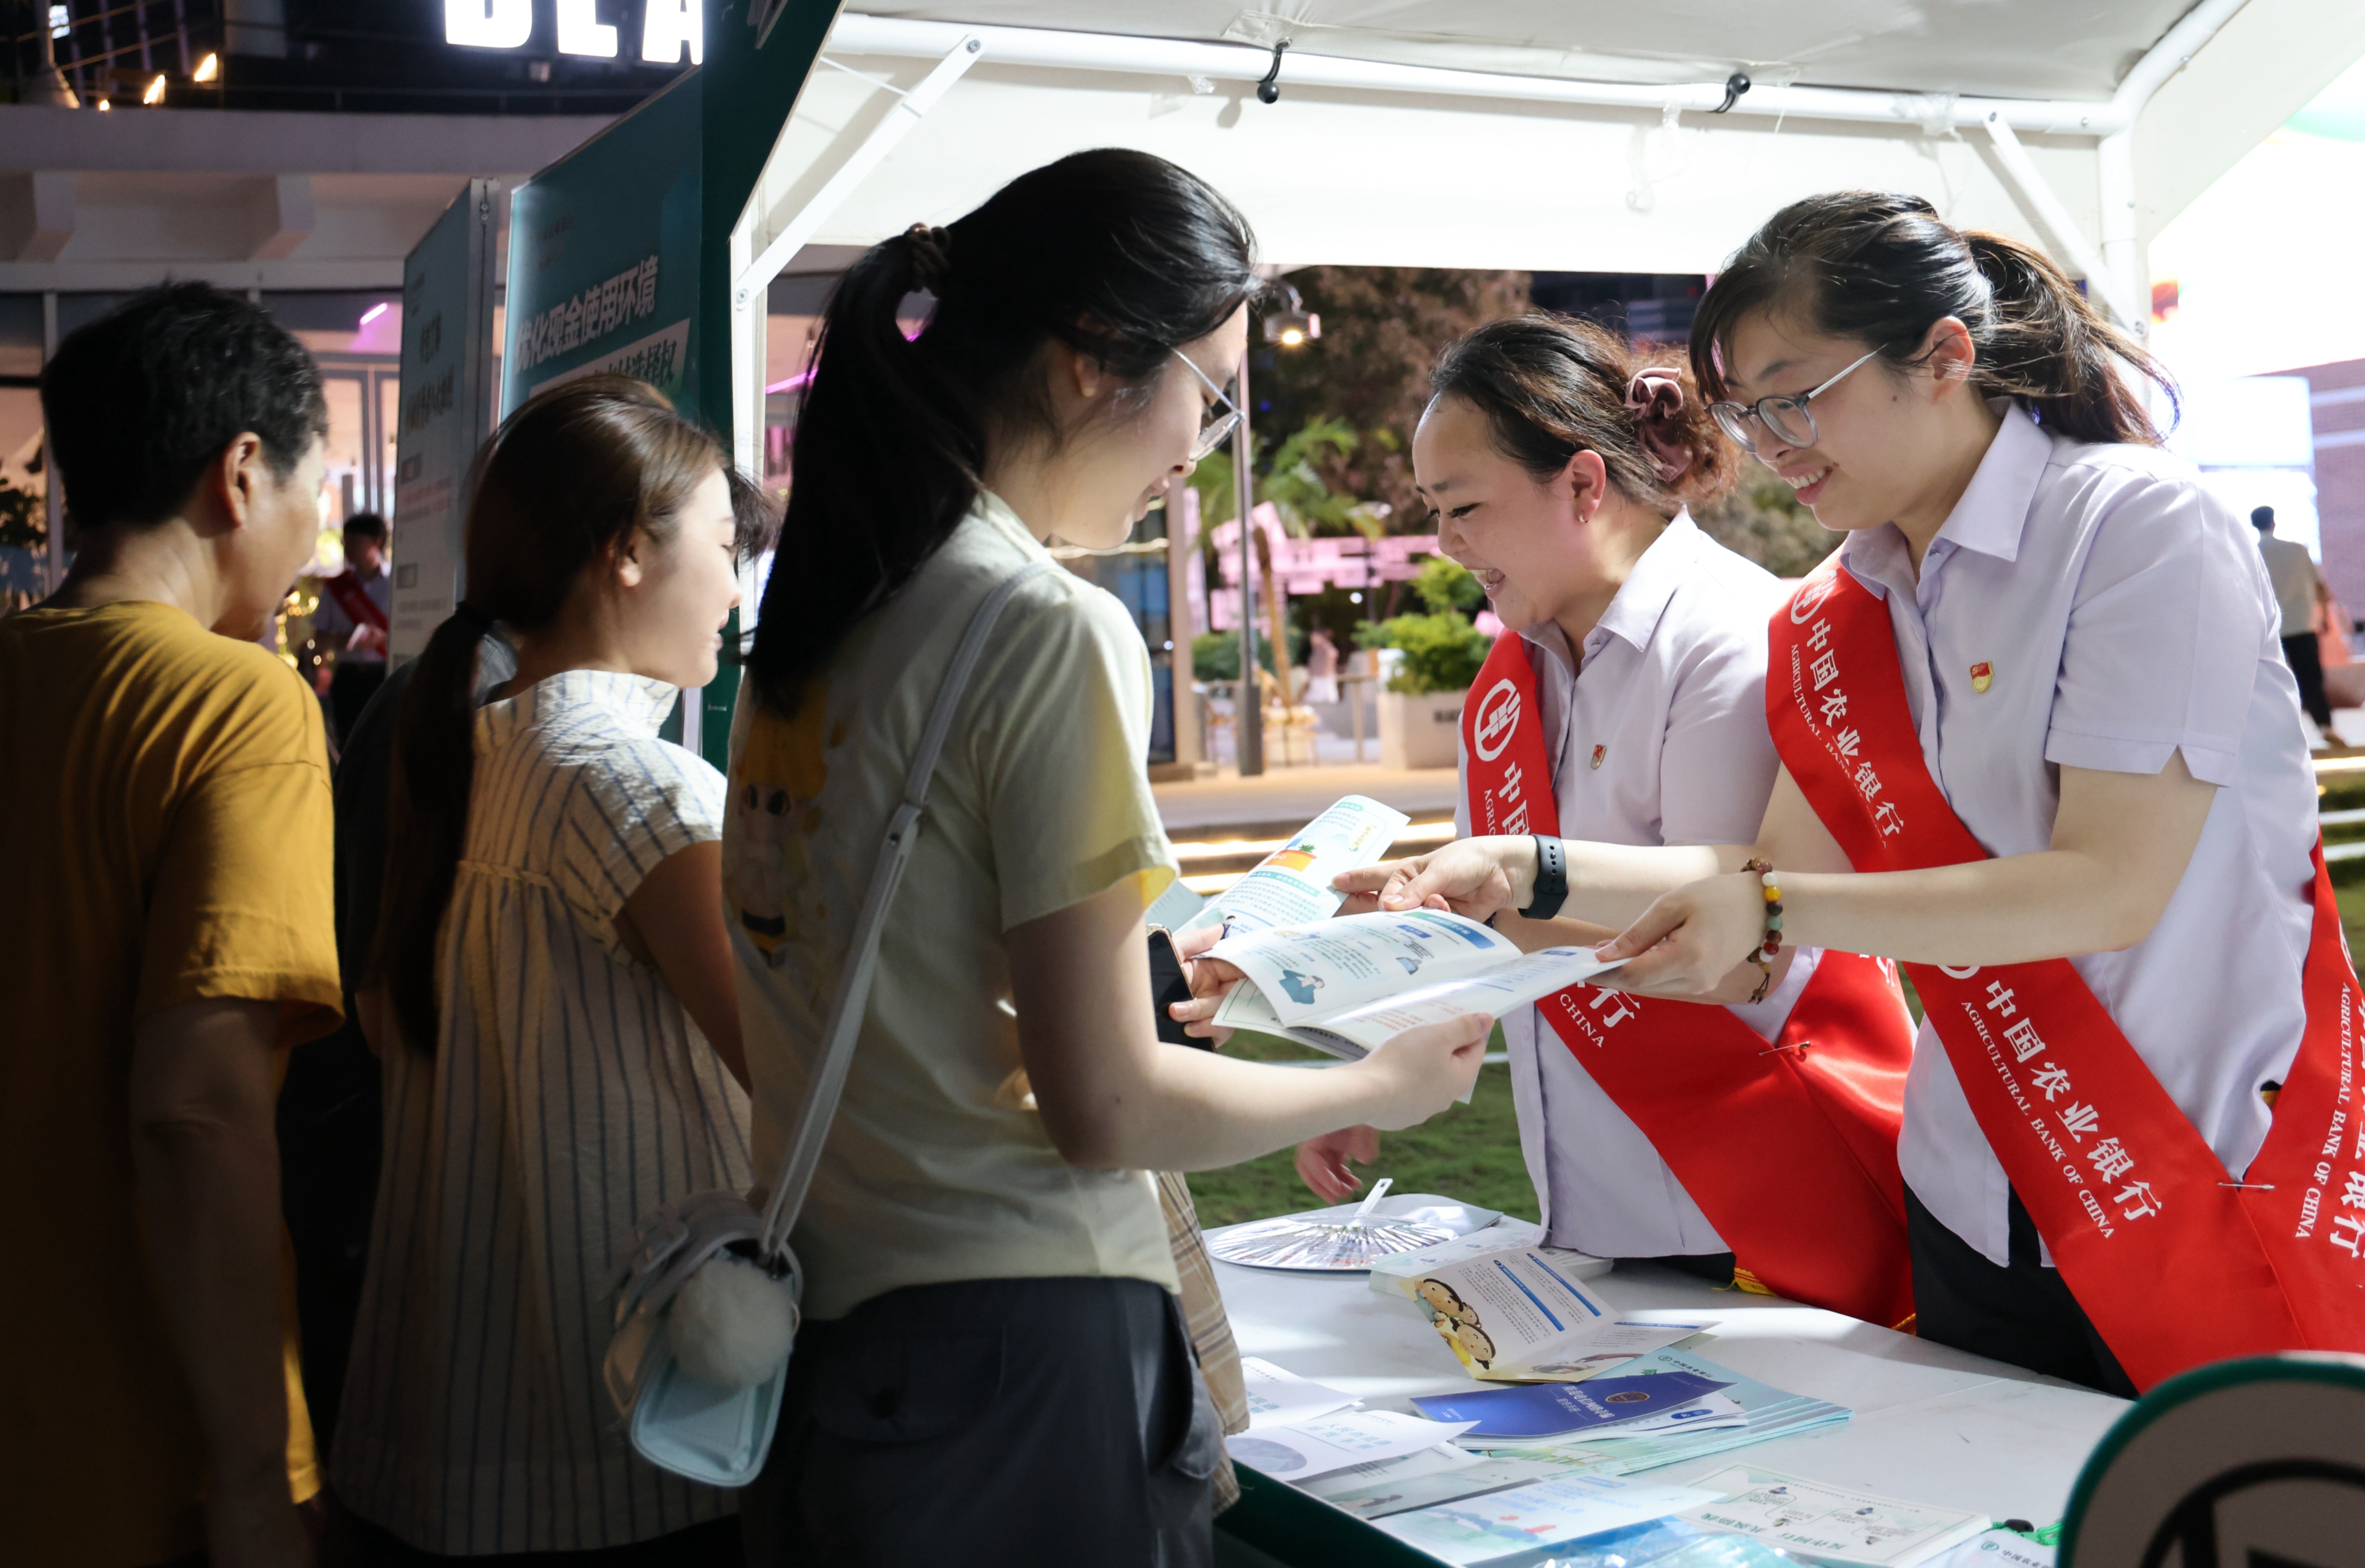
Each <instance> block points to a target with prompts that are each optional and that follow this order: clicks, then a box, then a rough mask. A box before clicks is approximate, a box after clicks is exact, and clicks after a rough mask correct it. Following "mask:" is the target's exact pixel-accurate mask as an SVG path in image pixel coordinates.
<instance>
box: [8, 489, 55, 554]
mask: <svg viewBox="0 0 2365 1568" xmlns="http://www.w3.org/2000/svg"><path fill="white" fill-rule="evenodd" d="M41 513H42V506H41V498H40V497H39V496H37V495H35V494H34V493H33V492H32V491H30V490H20V489H18V488H17V487H16V486H14V485H0V544H13V545H15V546H16V547H17V549H19V550H33V551H41V550H46V549H48V548H49V547H50V531H49V527H48V525H47V524H46V523H44V522H43V521H42V518H41Z"/></svg>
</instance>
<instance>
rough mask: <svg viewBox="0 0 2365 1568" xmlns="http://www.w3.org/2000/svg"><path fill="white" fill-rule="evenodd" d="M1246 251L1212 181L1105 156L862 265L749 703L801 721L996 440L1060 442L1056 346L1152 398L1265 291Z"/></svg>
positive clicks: (1240, 222)
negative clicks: (1153, 390)
mask: <svg viewBox="0 0 2365 1568" xmlns="http://www.w3.org/2000/svg"><path fill="white" fill-rule="evenodd" d="M1253 247H1254V241H1253V239H1252V237H1251V236H1250V232H1249V226H1248V220H1247V219H1246V218H1242V217H1241V216H1240V214H1239V211H1238V210H1237V209H1235V208H1234V207H1232V206H1231V204H1230V203H1228V202H1227V201H1226V200H1225V199H1224V198H1223V197H1222V196H1218V195H1217V194H1216V192H1215V190H1214V189H1213V188H1212V187H1210V186H1209V185H1206V184H1205V182H1204V181H1202V180H1200V179H1198V178H1197V177H1196V176H1194V175H1193V174H1189V173H1187V172H1185V171H1184V170H1183V169H1180V168H1178V167H1176V166H1175V165H1174V164H1172V163H1170V162H1166V161H1165V160H1164V159H1162V158H1158V157H1154V156H1152V155H1151V154H1149V153H1147V152H1137V151H1127V150H1124V149H1104V150H1103V151H1093V152H1078V153H1075V154H1072V155H1070V156H1069V157H1066V158H1062V159H1060V160H1059V162H1056V163H1049V164H1046V165H1045V166H1044V167H1042V168H1039V169H1036V170H1034V171H1032V172H1030V173H1028V174H1021V175H1020V176H1019V177H1018V178H1017V179H1015V180H1013V181H1012V182H1011V183H1010V184H1009V185H1004V186H1003V188H1002V189H1001V190H999V191H997V192H995V193H994V195H993V196H992V198H991V199H989V200H988V201H987V202H986V203H985V205H984V206H982V207H979V208H978V209H977V210H976V211H974V212H972V213H970V214H969V215H968V216H967V217H965V218H960V219H958V221H956V222H955V223H953V224H952V225H951V226H950V227H949V228H947V229H928V228H925V227H922V226H916V225H915V226H914V227H913V229H912V230H909V231H907V232H905V233H902V234H899V235H897V236H895V237H894V238H893V239H891V240H888V241H882V242H881V243H880V244H877V245H874V246H872V247H871V248H870V249H869V251H868V252H865V253H864V254H863V255H862V256H861V258H860V259H859V260H857V262H856V263H854V265H853V266H852V267H851V268H849V269H848V270H847V271H846V275H845V277H844V278H842V279H841V280H840V281H839V283H838V286H837V287H836V289H835V292H834V293H833V294H832V295H831V296H830V300H829V303H828V305H827V306H826V307H825V308H824V312H823V316H822V326H821V335H820V339H819V342H817V344H816V345H815V348H814V351H813V352H814V358H813V378H812V379H811V380H810V381H809V382H807V383H806V386H805V389H804V392H803V398H802V403H801V408H800V409H799V412H798V419H797V430H796V435H795V438H794V444H793V450H792V456H791V468H792V470H793V473H794V478H793V479H792V481H791V483H790V491H789V505H788V512H787V515H786V517H785V519H784V520H783V521H782V524H781V529H780V555H779V562H780V564H779V566H776V567H775V568H774V570H773V572H772V576H771V580H770V582H769V583H768V585H767V586H766V588H765V591H764V606H763V615H762V619H761V620H760V622H758V624H757V631H756V643H755V647H754V649H753V650H752V651H751V652H750V654H749V655H748V657H747V671H748V678H749V680H750V681H751V683H752V684H753V685H754V687H755V689H756V691H757V696H758V697H759V698H760V699H761V700H763V701H764V702H765V703H766V704H767V705H768V706H769V707H771V708H773V709H774V710H776V711H780V712H791V713H792V712H794V711H796V710H797V708H798V707H799V706H800V705H801V702H802V700H803V695H804V689H805V683H806V681H807V680H808V679H809V678H811V677H813V675H815V674H816V673H818V672H819V671H820V670H821V668H822V667H823V666H824V665H825V664H826V663H827V662H828V660H829V657H830V655H832V654H833V653H834V652H835V651H836V649H837V646H838V644H840V643H841V642H843V641H844V640H845V638H846V633H848V632H850V631H852V630H853V628H854V626H855V624H856V623H857V622H859V621H860V620H861V619H862V618H863V617H864V616H866V615H868V614H869V612H870V611H871V610H875V609H876V608H878V606H879V605H880V603H881V602H883V601H884V600H885V599H887V598H888V597H889V596H890V595H891V594H892V593H894V592H895V590H896V589H898V588H902V586H903V585H904V584H905V583H906V582H908V581H910V580H911V577H912V575H913V573H914V572H916V571H918V570H919V568H920V566H921V565H922V564H923V563H925V561H926V560H927V559H928V557H929V556H930V555H932V554H935V553H936V549H937V548H938V547H939V546H940V545H942V544H943V543H944V542H945V540H946V538H947V536H949V535H950V534H951V532H952V531H953V529H954V527H955V526H956V525H957V524H958V523H959V521H960V520H961V518H962V516H963V515H964V514H965V513H967V512H968V510H970V507H971V506H972V505H974V504H975V502H976V500H977V495H978V490H979V487H980V485H981V475H982V474H983V472H984V469H985V465H986V455H987V449H988V445H989V443H990V442H996V441H1003V440H1011V439H1042V440H1048V441H1050V442H1055V443H1056V442H1058V440H1059V435H1060V432H1059V431H1058V430H1056V429H1055V428H1054V426H1053V421H1052V418H1051V413H1050V409H1049V405H1048V399H1047V398H1046V395H1045V391H1046V389H1045V387H1044V385H1043V380H1042V375H1041V365H1040V364H1039V355H1040V353H1041V351H1042V349H1043V348H1044V346H1045V345H1046V344H1047V343H1049V342H1062V343H1065V344H1067V345H1068V346H1069V347H1070V348H1072V349H1074V350H1075V351H1077V352H1078V353H1082V354H1087V355H1089V356H1091V357H1092V358H1093V359H1094V360H1096V361H1098V362H1099V363H1101V364H1104V365H1105V366H1107V367H1108V368H1109V369H1110V370H1111V371H1112V372H1114V373H1115V375H1117V376H1118V377H1119V378H1120V379H1122V380H1125V381H1126V382H1129V383H1133V384H1135V386H1136V389H1137V391H1138V392H1146V390H1147V388H1148V386H1149V382H1150V380H1151V378H1152V377H1154V376H1155V375H1158V374H1159V373H1160V371H1161V370H1162V369H1163V368H1164V367H1165V365H1166V364H1167V361H1168V359H1169V357H1170V356H1171V354H1172V353H1173V352H1174V350H1175V349H1176V348H1178V347H1180V346H1181V345H1182V344H1183V343H1187V342H1192V341H1194V339H1198V338H1203V337H1205V336H1206V335H1207V334H1208V333H1210V332H1212V331H1214V330H1216V328H1218V327H1220V326H1222V325H1223V324H1224V322H1225V321H1227V320H1228V319H1230V318H1231V316H1232V313H1233V312H1234V311H1236V310H1238V309H1239V307H1240V306H1241V305H1242V304H1243V303H1245V302H1246V301H1247V300H1248V299H1249V298H1250V297H1251V296H1252V295H1253V294H1254V293H1255V292H1256V289H1257V287H1258V282H1257V277H1256V273H1255V271H1254V268H1253V266H1252V264H1251V255H1252V252H1253ZM920 293H926V294H929V295H932V296H934V297H935V300H936V306H935V310H934V313H933V314H932V315H931V317H930V318H929V319H928V322H927V325H926V327H925V330H922V331H921V333H920V334H919V336H918V337H917V338H916V339H913V340H909V341H907V340H906V338H905V337H904V334H903V331H902V328H901V326H900V325H899V324H898V315H899V312H900V310H901V308H902V304H903V301H904V300H905V299H906V298H907V297H910V296H912V295H913V294H920ZM1125 401H1126V400H1125V399H1120V406H1123V405H1124V402H1125Z"/></svg>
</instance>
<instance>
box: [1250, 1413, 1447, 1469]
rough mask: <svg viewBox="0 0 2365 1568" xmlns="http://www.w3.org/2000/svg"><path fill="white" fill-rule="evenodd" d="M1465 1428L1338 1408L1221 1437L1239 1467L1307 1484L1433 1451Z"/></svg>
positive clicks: (1410, 1417)
mask: <svg viewBox="0 0 2365 1568" xmlns="http://www.w3.org/2000/svg"><path fill="white" fill-rule="evenodd" d="M1467 1429H1468V1424H1467V1423H1466V1422H1446V1423H1440V1422H1436V1421H1424V1420H1422V1419H1421V1418H1420V1417H1418V1416H1403V1415H1398V1414H1397V1413H1396V1412H1395V1411H1394V1410H1340V1411H1337V1412H1334V1413H1333V1414H1331V1415H1328V1416H1316V1417H1310V1418H1308V1419H1306V1420H1301V1421H1295V1422H1292V1423H1290V1424H1289V1425H1287V1426H1270V1427H1257V1426H1251V1427H1250V1428H1249V1430H1248V1431H1246V1432H1244V1433H1240V1434H1239V1435H1237V1436H1234V1437H1229V1438H1226V1439H1224V1446H1225V1447H1226V1448H1227V1449H1228V1450H1231V1455H1232V1457H1233V1458H1234V1459H1235V1460H1238V1461H1239V1462H1240V1463H1242V1464H1245V1465H1247V1466H1249V1467H1250V1469H1252V1470H1258V1471H1261V1472H1262V1473H1265V1474H1267V1475H1272V1476H1276V1477H1279V1478H1280V1479H1282V1480H1284V1481H1309V1480H1312V1479H1313V1478H1314V1477H1316V1476H1317V1475H1328V1474H1329V1473H1331V1472H1332V1471H1334V1470H1344V1469H1346V1468H1347V1467H1348V1466H1350V1465H1355V1464H1364V1463H1369V1462H1373V1461H1375V1460H1386V1459H1395V1458H1397V1457H1399V1456H1401V1455H1406V1454H1415V1453H1418V1452H1420V1451H1421V1450H1424V1449H1433V1448H1435V1447H1437V1446H1438V1445H1439V1444H1440V1443H1443V1442H1449V1441H1451V1440H1452V1439H1454V1438H1457V1437H1460V1436H1461V1435H1462V1434H1463V1431H1465V1430H1467Z"/></svg>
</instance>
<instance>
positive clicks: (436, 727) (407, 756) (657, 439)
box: [367, 375, 760, 1054]
mask: <svg viewBox="0 0 2365 1568" xmlns="http://www.w3.org/2000/svg"><path fill="white" fill-rule="evenodd" d="M718 469H721V470H723V471H724V472H725V473H728V472H729V466H728V464H727V461H726V459H725V456H724V454H723V447H722V444H721V442H717V441H716V440H715V439H714V437H713V436H712V434H711V433H709V432H708V431H704V430H701V429H700V428H699V427H698V426H696V425H694V424H691V423H690V422H689V420H685V419H683V418H682V417H681V416H680V415H678V414H677V413H675V412H674V410H673V405H672V404H670V403H668V402H667V401H666V399H665V397H664V395H663V394H661V393H659V392H658V391H657V390H656V388H655V387H652V386H646V385H644V383H641V382H638V381H633V380H630V379H628V378H626V377H624V376H622V375H591V376H585V377H583V378H581V379H579V380H576V381H570V382H567V383H566V384H564V385H562V386H556V387H553V388H552V389H551V390H549V391H547V392H544V393H543V394H542V395H541V396H539V397H536V398H532V399H531V400H530V401H528V402H527V403H526V404H525V405H524V406H523V407H521V408H520V409H518V410H517V411H516V412H515V413H513V414H511V415H510V417H509V418H508V419H507V420H503V421H502V422H501V427H500V429H499V430H498V431H494V432H493V438H492V440H490V441H488V442H486V443H485V449H484V451H483V452H482V453H481V454H478V456H477V458H476V468H475V471H474V473H473V474H472V475H471V476H470V483H469V497H468V524H467V558H468V597H467V599H465V600H464V601H463V602H462V604H461V605H460V607H459V609H458V610H457V612H456V613H454V614H453V615H452V616H450V617H449V618H448V619H446V620H445V621H444V622H443V624H442V625H440V626H438V627H437V628H436V629H435V633H434V635H433V636H432V637H430V638H429V639H428V642H427V647H426V649H425V651H424V652H422V653H421V654H420V655H419V661H418V667H417V668H416V669H415V670H413V671H412V672H411V675H410V678H409V689H407V690H406V691H404V692H403V694H402V707H401V709H400V710H399V711H398V713H397V715H396V719H395V733H394V778H393V779H392V783H391V789H390V790H389V792H388V802H387V803H388V811H387V866H386V890H385V893H384V895H383V897H382V900H381V902H380V904H379V914H378V927H377V939H376V946H375V949H374V950H373V952H372V953H371V955H370V961H369V980H368V982H367V983H369V984H371V985H374V986H383V987H384V988H385V989H386V990H387V992H388V994H389V996H390V998H391V1000H392V1002H393V1005H394V1016H395V1023H396V1025H397V1026H398V1028H399V1030H400V1032H401V1034H402V1036H403V1038H404V1039H405V1040H406V1041H408V1042H409V1045H410V1046H411V1047H414V1048H416V1049H418V1050H420V1051H422V1052H427V1053H430V1054H432V1052H433V1050H434V1048H435V1041H436V1036H437V1033H438V1008H437V1005H436V991H435V959H436V954H437V952H438V950H439V948H440V947H441V945H442V935H441V932H442V927H443V913H444V911H445V910H446V908H448V907H449V906H450V904H451V902H452V890H453V888H454V885H455V884H456V882H457V881H458V878H459V867H460V858H461V856H462V855H463V854H464V853H465V849H466V846H467V838H468V801H469V796H470V793H471V790H472V786H473V784H474V782H475V778H476V704H475V702H474V700H472V698H473V690H474V687H475V682H476V647H477V644H478V642H479V641H480V640H481V639H482V638H483V636H484V634H485V633H487V632H488V631H490V630H491V629H492V627H493V624H494V623H495V622H502V623H504V624H506V625H509V626H510V627H513V628H515V629H516V630H518V631H520V632H524V633H534V632H539V631H541V630H543V629H544V628H545V627H547V626H549V625H550V624H551V623H552V622H554V621H555V620H556V619H557V618H558V614H559V611H560V610H562V609H563V608H564V607H565V605H566V598H567V594H568V592H569V590H571V589H572V588H573V587H574V585H575V582H576V579H577V577H580V576H581V575H582V573H583V571H584V569H585V568H586V567H588V566H591V565H593V564H594V563H595V562H597V561H599V560H600V559H602V558H603V557H604V556H605V555H606V554H607V553H608V552H609V551H610V550H611V549H613V548H614V547H616V546H618V545H619V544H622V543H624V542H625V541H627V540H628V539H629V538H630V537H631V536H632V534H633V531H635V530H639V531H640V532H643V533H644V534H645V535H647V536H648V537H649V538H651V539H654V540H657V541H659V542H662V541H664V540H665V539H667V538H668V537H670V536H671V534H672V532H673V531H674V529H675V527H676V526H677V519H678V516H679V514H680V511H681V509H682V508H683V507H684V506H685V505H686V504H687V503H688V502H689V498H690V497H691V496H692V495H693V494H694V493H695V492H696V491H697V489H698V487H700V486H701V485H702V484H704V483H705V482H706V480H707V478H708V477H709V476H712V474H714V473H715V472H716V471H717V470H718ZM732 500H733V510H734V513H736V514H737V516H738V520H739V524H740V535H741V542H742V547H743V549H744V548H745V545H746V544H747V543H750V542H751V538H750V536H751V533H752V532H753V531H755V530H756V529H757V528H759V527H760V508H759V498H758V496H757V491H756V490H755V487H753V486H750V485H747V484H745V482H744V481H740V482H734V485H733V487H732Z"/></svg>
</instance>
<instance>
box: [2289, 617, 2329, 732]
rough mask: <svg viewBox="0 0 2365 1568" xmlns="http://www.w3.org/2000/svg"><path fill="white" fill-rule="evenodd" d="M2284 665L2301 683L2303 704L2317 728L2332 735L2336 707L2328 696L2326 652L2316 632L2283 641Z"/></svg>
mask: <svg viewBox="0 0 2365 1568" xmlns="http://www.w3.org/2000/svg"><path fill="white" fill-rule="evenodd" d="M2283 663H2285V664H2287V665H2289V666H2291V672H2292V677H2293V678H2296V679H2297V680H2298V681H2299V705H2300V706H2301V707H2303V708H2304V709H2306V710H2307V716H2308V717H2309V718H2311V719H2314V720H2315V725H2316V728H2318V729H2320V730H2322V731H2324V732H2325V733H2326V734H2327V735H2328V734H2331V732H2332V704H2331V703H2330V702H2328V701H2326V700H2325V695H2324V653H2323V649H2322V648H2321V647H2320V646H2319V645H2318V644H2317V643H2316V640H2315V633H2313V632H2311V633H2307V634H2306V635H2305V636H2300V637H2285V638H2284V639H2283Z"/></svg>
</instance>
